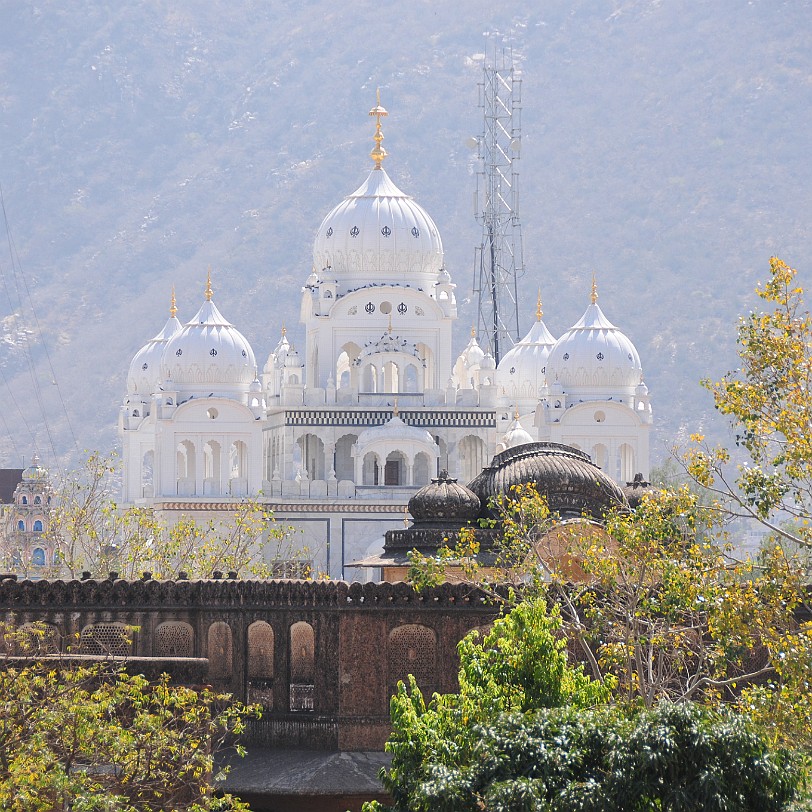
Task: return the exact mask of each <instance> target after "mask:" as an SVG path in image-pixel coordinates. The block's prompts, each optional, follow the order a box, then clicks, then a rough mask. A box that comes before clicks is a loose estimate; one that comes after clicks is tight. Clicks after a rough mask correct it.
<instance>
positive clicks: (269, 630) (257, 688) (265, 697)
mask: <svg viewBox="0 0 812 812" xmlns="http://www.w3.org/2000/svg"><path fill="white" fill-rule="evenodd" d="M273 677H274V633H273V627H272V626H271V624H270V623H266V622H265V621H264V620H257V621H255V622H254V623H252V624H251V625H250V626H249V627H248V701H249V702H256V703H258V704H260V705H262V706H263V707H266V708H272V707H273Z"/></svg>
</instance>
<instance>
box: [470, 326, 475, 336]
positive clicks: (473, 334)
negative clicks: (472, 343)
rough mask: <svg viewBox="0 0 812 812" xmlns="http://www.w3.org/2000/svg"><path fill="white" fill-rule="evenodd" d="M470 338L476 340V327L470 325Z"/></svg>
mask: <svg viewBox="0 0 812 812" xmlns="http://www.w3.org/2000/svg"><path fill="white" fill-rule="evenodd" d="M471 338H476V325H475V324H472V325H471Z"/></svg>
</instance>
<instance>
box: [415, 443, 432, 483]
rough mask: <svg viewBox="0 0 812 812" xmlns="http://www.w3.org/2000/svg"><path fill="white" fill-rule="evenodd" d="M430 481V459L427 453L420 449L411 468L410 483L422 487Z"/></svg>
mask: <svg viewBox="0 0 812 812" xmlns="http://www.w3.org/2000/svg"><path fill="white" fill-rule="evenodd" d="M430 481H431V460H430V459H429V455H428V454H426V453H424V452H423V451H421V452H420V453H419V454H417V456H416V457H415V458H414V468H413V469H412V484H413V485H414V486H415V487H418V488H422V487H423V486H424V485H428V484H429V482H430Z"/></svg>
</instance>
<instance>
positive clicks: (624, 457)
mask: <svg viewBox="0 0 812 812" xmlns="http://www.w3.org/2000/svg"><path fill="white" fill-rule="evenodd" d="M618 456H619V467H620V481H621V482H631V481H632V480H633V479H634V475H635V474H636V473H637V471H635V467H636V460H635V454H634V449H633V448H632V447H631V446H630V445H629V444H628V443H622V444H621V446H620V448H618Z"/></svg>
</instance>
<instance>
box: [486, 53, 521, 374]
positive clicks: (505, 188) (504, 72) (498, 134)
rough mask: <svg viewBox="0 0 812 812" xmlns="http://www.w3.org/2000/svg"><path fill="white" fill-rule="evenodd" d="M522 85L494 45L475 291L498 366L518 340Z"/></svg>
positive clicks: (510, 59)
mask: <svg viewBox="0 0 812 812" xmlns="http://www.w3.org/2000/svg"><path fill="white" fill-rule="evenodd" d="M521 102H522V80H521V78H520V71H519V70H517V69H516V68H515V67H514V64H513V50H512V49H511V48H509V47H505V46H504V45H501V46H500V45H498V44H496V43H494V53H493V58H492V59H489V57H488V54H486V55H485V58H484V60H483V78H482V82H481V83H480V84H479V106H480V108H482V110H483V112H484V129H483V131H482V134H481V135H479V136H478V137H477V139H476V140H477V146H478V155H477V157H478V159H479V162H480V168H479V171H478V172H477V192H476V203H475V207H476V219H477V222H478V223H479V224H480V225H481V226H482V242H481V243H480V245H479V246H478V247H477V249H476V263H475V268H474V292H475V293H477V294H478V296H479V317H478V325H477V332H478V334H479V336H480V337H481V338H483V339H484V340H485V343H486V344H487V346H488V349H489V351H490V353H491V355H493V357H494V360H495V361H496V363H497V364H498V363H499V361H500V359H501V358H502V356H503V355H504V354H505V353H506V352H507V351H508V350H509V349H510V348H511V347H512V346H513V345H514V344H515V343H516V342H517V341H518V340H519V338H520V335H521V334H520V333H519V308H518V305H517V287H516V279H517V277H518V276H521V275H522V274H523V273H524V259H523V256H522V230H521V224H520V223H519V172H518V170H517V168H516V166H515V162H516V161H518V159H519V152H520V150H521V143H522V142H521Z"/></svg>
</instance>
